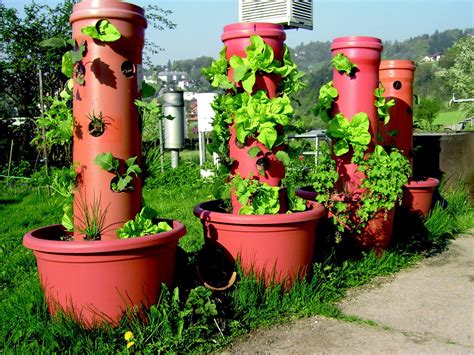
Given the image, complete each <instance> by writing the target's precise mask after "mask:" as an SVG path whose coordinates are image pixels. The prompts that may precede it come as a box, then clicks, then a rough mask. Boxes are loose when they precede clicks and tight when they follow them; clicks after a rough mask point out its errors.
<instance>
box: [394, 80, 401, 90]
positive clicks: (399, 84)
mask: <svg viewBox="0 0 474 355" xmlns="http://www.w3.org/2000/svg"><path fill="white" fill-rule="evenodd" d="M393 88H394V89H395V90H400V89H401V88H402V83H401V82H400V81H398V80H397V81H395V82H394V83H393Z"/></svg>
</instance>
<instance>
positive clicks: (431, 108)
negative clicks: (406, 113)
mask: <svg viewBox="0 0 474 355" xmlns="http://www.w3.org/2000/svg"><path fill="white" fill-rule="evenodd" d="M440 110H441V103H440V102H439V101H438V100H436V99H433V98H424V99H421V100H420V103H419V104H418V106H415V112H414V114H415V127H416V128H419V129H422V130H424V131H433V130H436V129H438V128H439V127H438V126H437V125H435V124H434V121H435V120H436V117H438V114H439V111H440Z"/></svg>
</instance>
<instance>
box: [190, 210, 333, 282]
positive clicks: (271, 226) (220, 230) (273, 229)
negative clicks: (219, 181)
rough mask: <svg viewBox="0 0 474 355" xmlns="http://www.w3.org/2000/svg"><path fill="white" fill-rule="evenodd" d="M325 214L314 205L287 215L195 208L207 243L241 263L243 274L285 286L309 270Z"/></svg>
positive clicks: (195, 213)
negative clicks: (244, 213)
mask: <svg viewBox="0 0 474 355" xmlns="http://www.w3.org/2000/svg"><path fill="white" fill-rule="evenodd" d="M325 213H326V211H325V209H324V207H322V206H321V205H317V206H313V207H312V209H310V210H308V211H305V212H295V213H290V214H277V215H262V216H256V215H252V216H246V215H235V214H228V213H225V212H223V211H222V209H220V208H219V201H208V202H204V203H201V204H199V205H197V206H196V207H195V208H194V215H195V216H196V217H199V218H200V219H201V222H202V225H203V229H204V236H205V239H206V242H207V243H211V244H213V245H215V246H218V247H220V248H222V249H224V250H225V251H226V252H227V254H228V256H229V258H231V259H232V260H233V261H236V260H240V263H241V267H242V270H243V271H244V273H246V274H254V275H256V276H257V277H260V278H263V279H264V280H265V281H266V282H267V283H268V284H270V283H273V282H281V283H284V284H285V285H286V286H290V285H291V284H292V283H293V282H294V281H295V280H296V279H297V278H300V277H302V276H303V275H305V273H306V271H307V270H308V268H309V267H310V266H311V263H312V258H313V249H314V242H315V238H316V236H315V232H316V226H317V222H318V220H319V219H320V218H321V217H322V216H324V215H325Z"/></svg>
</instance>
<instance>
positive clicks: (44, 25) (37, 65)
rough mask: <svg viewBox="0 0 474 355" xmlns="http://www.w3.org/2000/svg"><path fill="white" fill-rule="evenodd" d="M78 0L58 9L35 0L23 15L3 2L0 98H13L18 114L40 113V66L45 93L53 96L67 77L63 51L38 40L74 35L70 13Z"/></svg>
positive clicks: (0, 8)
mask: <svg viewBox="0 0 474 355" xmlns="http://www.w3.org/2000/svg"><path fill="white" fill-rule="evenodd" d="M76 1H77V0H64V1H63V3H62V4H59V5H58V6H56V7H55V8H50V7H49V6H47V5H39V4H36V3H35V2H32V3H31V4H30V5H27V6H25V16H24V17H23V18H21V17H19V16H18V13H17V11H16V10H15V9H13V8H6V7H5V5H4V4H2V3H0V18H1V26H0V87H1V89H0V99H1V100H2V101H4V100H7V99H8V100H10V102H11V103H12V105H13V106H14V108H15V111H16V114H17V115H18V116H25V117H30V118H33V117H37V116H38V115H39V113H40V112H39V75H38V72H39V70H40V69H41V71H42V72H43V76H42V77H43V86H44V91H45V94H48V95H51V96H52V95H54V94H55V93H56V92H57V91H58V90H59V89H60V88H61V87H62V85H63V83H64V81H65V80H66V78H65V77H64V76H63V75H62V74H61V56H62V53H60V51H59V50H49V49H47V48H44V47H41V46H40V44H39V43H40V42H41V41H43V40H45V39H48V38H51V37H62V38H68V37H70V36H71V28H70V25H69V15H70V13H71V10H72V6H73V5H74V3H75V2H76ZM10 110H11V108H10Z"/></svg>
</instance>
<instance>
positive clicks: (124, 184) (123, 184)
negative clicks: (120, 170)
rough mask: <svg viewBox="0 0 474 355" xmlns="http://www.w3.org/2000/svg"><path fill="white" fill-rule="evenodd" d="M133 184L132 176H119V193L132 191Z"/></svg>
mask: <svg viewBox="0 0 474 355" xmlns="http://www.w3.org/2000/svg"><path fill="white" fill-rule="evenodd" d="M131 182H132V177H131V176H130V175H126V176H118V181H117V191H125V190H131V189H132V185H131V184H130V183H131Z"/></svg>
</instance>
